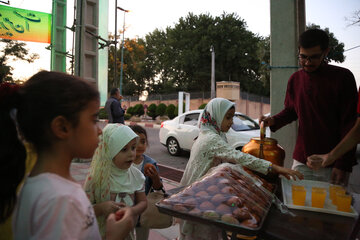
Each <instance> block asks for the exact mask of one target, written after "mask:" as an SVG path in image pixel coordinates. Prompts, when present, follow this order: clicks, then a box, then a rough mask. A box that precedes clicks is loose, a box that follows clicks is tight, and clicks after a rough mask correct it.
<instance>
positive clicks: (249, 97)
mask: <svg viewBox="0 0 360 240" xmlns="http://www.w3.org/2000/svg"><path fill="white" fill-rule="evenodd" d="M178 97H179V95H178V94H177V93H171V94H152V95H149V96H148V97H147V99H146V101H163V100H164V101H165V100H177V99H178ZM199 98H202V99H209V98H211V92H190V99H199ZM240 98H241V99H243V100H248V101H252V102H262V103H266V104H270V98H269V97H264V96H259V95H256V94H252V93H247V92H243V91H240ZM124 101H128V102H134V101H140V99H139V96H124Z"/></svg>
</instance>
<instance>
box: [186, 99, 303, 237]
mask: <svg viewBox="0 0 360 240" xmlns="http://www.w3.org/2000/svg"><path fill="white" fill-rule="evenodd" d="M234 114H235V105H234V103H233V102H230V101H229V100H227V99H224V98H213V99H211V101H210V102H209V103H208V104H207V105H206V107H205V109H204V111H203V113H202V115H201V119H200V133H199V137H198V138H197V139H196V141H195V143H194V145H193V146H192V148H191V153H190V158H189V161H188V163H187V164H186V168H185V171H184V174H183V176H182V178H181V181H180V185H181V186H188V185H190V184H192V183H193V182H195V181H197V180H199V179H200V178H201V177H202V176H204V175H205V174H206V173H207V172H208V171H209V169H210V168H211V167H214V166H217V165H219V164H220V163H221V162H230V163H234V164H239V165H241V166H244V167H247V168H249V169H251V170H253V171H256V172H260V173H262V174H268V173H276V174H281V175H283V176H284V177H286V178H288V179H289V178H290V177H292V178H294V179H295V180H296V179H297V178H299V179H301V178H302V174H300V173H298V172H297V171H294V170H291V169H287V168H283V167H281V166H278V165H276V164H272V163H271V162H269V161H267V160H264V159H260V158H257V157H254V156H252V155H250V154H247V153H243V152H241V151H239V150H236V149H235V148H234V147H232V146H230V144H229V143H228V142H227V139H226V132H228V131H229V129H230V127H231V125H232V124H233V118H234ZM219 160H221V161H219ZM186 239H197V240H217V239H221V229H220V228H217V227H213V226H209V225H205V224H200V223H195V222H192V221H188V220H186V221H182V222H181V224H180V240H186Z"/></svg>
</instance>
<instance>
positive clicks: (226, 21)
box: [146, 13, 261, 93]
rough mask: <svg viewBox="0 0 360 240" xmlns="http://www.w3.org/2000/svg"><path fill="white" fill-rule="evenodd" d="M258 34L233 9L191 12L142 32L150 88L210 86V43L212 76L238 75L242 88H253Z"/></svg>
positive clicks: (222, 78) (232, 78)
mask: <svg viewBox="0 0 360 240" xmlns="http://www.w3.org/2000/svg"><path fill="white" fill-rule="evenodd" d="M260 40H261V39H260V38H259V37H258V36H256V35H255V34H253V33H252V32H250V31H248V30H247V26H246V23H245V21H244V20H242V19H241V18H240V17H239V16H237V15H236V14H235V13H232V14H227V13H223V14H222V15H221V16H219V17H212V16H210V15H209V14H200V15H198V16H196V15H194V14H192V13H189V14H188V15H187V16H186V17H185V18H180V19H179V22H178V23H176V24H175V26H174V27H168V28H167V29H166V31H161V30H158V29H156V30H155V31H154V32H152V33H150V34H149V35H147V36H146V50H147V54H148V56H149V58H148V59H149V61H150V62H151V64H152V67H153V69H154V73H155V74H156V76H157V79H156V84H149V86H151V89H150V91H149V92H150V93H151V92H152V91H157V90H160V91H163V92H165V91H172V92H174V91H179V90H183V91H209V89H210V74H211V64H210V63H211V53H210V51H209V49H210V47H211V46H214V48H215V53H216V69H215V71H216V73H215V74H216V77H215V79H216V81H229V80H230V81H237V82H240V83H241V86H242V88H243V89H244V90H249V89H251V90H254V91H257V90H258V89H259V87H256V88H252V87H251V86H252V85H253V84H254V82H257V83H259V84H261V81H260V75H259V69H260V63H261V62H260V60H259V58H258V55H257V52H258V47H259V45H258V43H259V41H260ZM260 88H261V86H260Z"/></svg>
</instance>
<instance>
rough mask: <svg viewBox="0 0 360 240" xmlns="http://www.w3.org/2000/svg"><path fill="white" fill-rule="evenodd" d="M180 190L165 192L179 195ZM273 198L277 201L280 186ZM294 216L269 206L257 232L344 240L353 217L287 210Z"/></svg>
mask: <svg viewBox="0 0 360 240" xmlns="http://www.w3.org/2000/svg"><path fill="white" fill-rule="evenodd" d="M181 189H182V188H177V189H173V190H174V191H169V193H170V194H172V193H176V192H179V191H180V190H181ZM276 195H277V196H279V198H280V199H281V198H282V197H281V196H282V193H281V187H278V188H277V192H276ZM290 211H291V212H292V213H294V214H295V215H296V216H291V215H289V214H282V213H281V212H280V211H279V210H278V209H277V208H276V206H275V205H274V204H273V205H272V206H271V208H270V211H269V213H268V215H267V217H266V219H265V221H264V223H263V227H262V229H261V230H260V232H259V235H258V236H259V237H260V238H264V239H266V240H346V239H350V235H351V233H352V231H353V228H354V226H355V224H356V220H357V219H356V218H352V217H344V216H340V215H334V214H327V213H319V212H311V211H305V210H295V209H290Z"/></svg>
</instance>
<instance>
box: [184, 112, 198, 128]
mask: <svg viewBox="0 0 360 240" xmlns="http://www.w3.org/2000/svg"><path fill="white" fill-rule="evenodd" d="M199 115H200V113H192V114H187V115H185V119H184V124H185V125H191V126H196V124H197V123H198V119H199Z"/></svg>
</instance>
